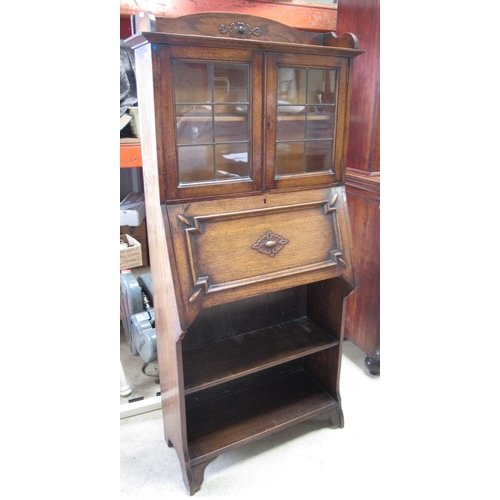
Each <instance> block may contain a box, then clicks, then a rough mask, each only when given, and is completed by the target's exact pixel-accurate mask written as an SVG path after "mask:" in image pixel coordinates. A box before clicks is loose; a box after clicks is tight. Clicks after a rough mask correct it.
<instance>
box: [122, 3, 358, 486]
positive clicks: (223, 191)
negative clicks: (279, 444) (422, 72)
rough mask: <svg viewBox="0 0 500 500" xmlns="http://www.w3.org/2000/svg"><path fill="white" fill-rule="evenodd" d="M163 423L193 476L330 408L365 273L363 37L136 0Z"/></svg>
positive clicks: (197, 480)
mask: <svg viewBox="0 0 500 500" xmlns="http://www.w3.org/2000/svg"><path fill="white" fill-rule="evenodd" d="M133 25H134V31H133V33H134V34H133V35H132V36H131V37H130V38H129V39H127V43H128V44H129V45H130V46H131V47H133V48H134V49H135V56H136V57H135V60H136V72H137V84H138V99H139V113H140V125H141V143H142V144H141V147H142V155H143V176H144V190H145V199H146V210H147V224H148V235H149V245H150V257H151V273H152V280H153V289H154V294H153V295H154V307H155V315H156V331H157V342H158V363H159V371H160V385H161V398H162V411H163V421H164V431H165V438H166V440H167V442H168V445H169V446H171V447H172V446H173V447H174V448H175V450H176V452H177V455H178V458H179V461H180V464H181V469H182V473H183V478H184V482H185V484H186V487H187V490H188V492H189V494H191V495H192V494H194V493H195V492H196V491H198V490H199V489H200V487H201V484H202V482H203V475H204V471H205V467H206V466H207V465H208V464H209V463H210V462H211V461H212V460H214V459H215V458H216V457H217V456H218V455H220V454H221V453H223V452H225V451H227V450H230V449H232V448H235V447H237V446H240V445H243V444H245V443H248V442H250V441H252V440H255V439H258V438H262V437H265V436H268V435H270V434H271V433H274V432H278V431H280V430H282V429H284V428H286V427H288V426H290V425H294V424H296V423H299V422H301V421H304V420H306V419H309V418H312V417H316V416H319V415H325V416H328V417H329V421H330V422H331V425H332V426H333V427H342V426H343V414H342V407H341V399H340V394H339V379H340V365H341V356H342V341H343V329H344V315H345V299H346V297H347V296H348V295H349V294H350V293H351V292H352V291H353V290H354V289H355V288H356V286H357V283H356V278H355V274H354V269H353V265H352V248H351V246H352V242H351V232H350V226H349V217H348V212H347V203H346V193H345V185H344V181H345V167H344V160H345V156H346V151H347V135H348V130H347V128H348V123H349V97H350V83H349V76H350V73H351V71H352V63H353V59H354V58H355V57H356V56H357V55H359V54H361V53H362V52H363V51H362V50H358V49H357V40H356V37H355V36H354V35H352V34H344V35H342V36H339V37H337V36H336V35H335V34H334V33H309V32H301V31H298V30H295V29H292V28H290V27H287V26H285V25H283V24H280V23H277V22H274V21H270V20H268V19H264V18H259V17H254V16H249V15H242V14H231V13H208V14H207V13H204V14H193V15H189V16H184V17H179V18H170V19H169V18H155V17H154V16H153V15H152V14H148V13H140V14H137V15H135V16H134V17H133Z"/></svg>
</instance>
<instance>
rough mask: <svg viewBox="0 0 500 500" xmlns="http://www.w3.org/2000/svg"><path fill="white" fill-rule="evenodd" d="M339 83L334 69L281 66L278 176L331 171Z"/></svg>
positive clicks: (279, 74) (279, 78)
mask: <svg viewBox="0 0 500 500" xmlns="http://www.w3.org/2000/svg"><path fill="white" fill-rule="evenodd" d="M336 82H337V70H335V69H333V70H332V69H321V68H294V67H285V66H281V67H278V70H277V90H276V98H277V99H276V109H277V128H276V175H278V176H280V175H293V174H298V173H305V172H323V171H328V170H331V168H332V165H331V163H332V151H333V141H334V135H335V121H334V120H335V114H336V111H335V105H336V102H335V101H336ZM292 141H293V142H292ZM286 152H287V153H286ZM288 154H289V155H290V156H287V155H288ZM287 162H288V164H287Z"/></svg>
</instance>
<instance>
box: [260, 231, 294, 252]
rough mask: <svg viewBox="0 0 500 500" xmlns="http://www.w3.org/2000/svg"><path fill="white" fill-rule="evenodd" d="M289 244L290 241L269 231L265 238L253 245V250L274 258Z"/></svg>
mask: <svg viewBox="0 0 500 500" xmlns="http://www.w3.org/2000/svg"><path fill="white" fill-rule="evenodd" d="M287 243H288V240H287V239H286V238H283V236H280V235H279V234H275V233H273V232H271V231H267V232H266V234H265V235H264V236H262V237H261V238H259V239H258V240H257V241H256V242H255V243H254V244H253V245H252V248H253V249H255V250H258V251H259V252H262V253H265V254H267V255H269V256H270V257H274V256H275V255H276V254H277V253H278V252H279V251H280V250H281V249H282V248H283V247H284V246H285V245H286V244H287Z"/></svg>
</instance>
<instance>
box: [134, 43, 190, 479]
mask: <svg viewBox="0 0 500 500" xmlns="http://www.w3.org/2000/svg"><path fill="white" fill-rule="evenodd" d="M136 55H137V62H136V68H137V69H136V70H137V78H138V79H140V81H141V85H139V86H138V98H139V100H140V102H141V113H140V123H141V132H142V134H141V147H142V158H143V178H144V189H145V203H146V207H147V226H148V239H149V249H150V264H151V274H152V281H153V289H154V301H155V302H154V305H155V315H156V328H157V330H158V331H159V332H169V334H168V335H167V334H165V333H164V334H163V335H161V334H160V335H158V337H157V349H158V366H159V371H160V374H161V376H160V388H161V394H162V412H163V416H164V418H163V424H164V434H165V439H166V440H168V441H170V442H171V443H172V444H173V445H174V447H175V449H176V451H177V454H178V456H179V460H181V461H182V462H181V463H183V461H184V460H183V457H184V455H185V453H186V452H187V447H186V437H185V433H186V427H185V409H184V395H183V380H182V373H183V372H182V365H179V349H180V344H178V343H177V341H176V339H177V338H178V337H180V336H181V335H182V329H181V326H180V320H179V313H178V309H177V306H176V300H175V290H174V282H173V280H172V266H171V262H170V257H169V254H168V249H167V246H166V234H165V231H164V225H163V217H162V213H161V205H160V186H161V184H162V183H161V182H160V180H159V179H158V165H157V156H156V134H155V127H154V123H155V121H156V120H155V111H156V107H155V103H154V99H153V96H154V93H153V81H152V74H151V71H150V68H151V65H152V64H153V63H152V60H151V48H150V46H148V45H145V46H143V47H141V48H139V49H138V50H137V52H136ZM183 474H185V470H183Z"/></svg>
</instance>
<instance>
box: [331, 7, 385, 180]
mask: <svg viewBox="0 0 500 500" xmlns="http://www.w3.org/2000/svg"><path fill="white" fill-rule="evenodd" d="M345 32H350V33H354V34H355V35H356V36H357V38H358V41H359V48H360V49H364V50H366V52H365V53H364V54H363V55H361V56H359V57H358V58H357V59H356V61H355V62H354V70H353V74H352V79H353V82H352V101H351V120H350V129H349V149H348V154H347V167H349V168H354V169H357V170H363V171H366V172H369V173H375V172H380V159H379V156H378V155H377V154H374V153H375V152H376V151H377V150H378V148H379V141H380V134H379V130H380V129H379V127H378V120H379V109H378V108H379V95H380V94H379V86H380V0H339V6H338V16H337V33H338V34H342V33H345Z"/></svg>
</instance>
